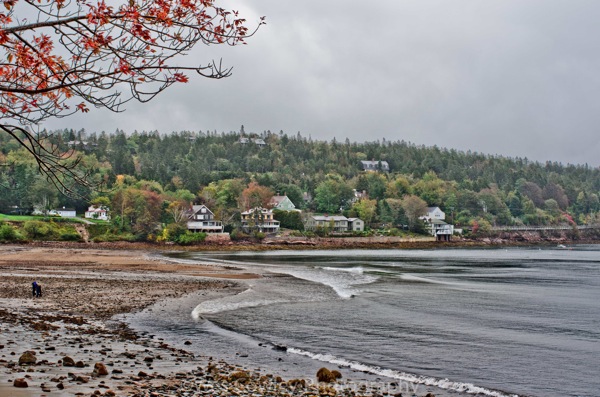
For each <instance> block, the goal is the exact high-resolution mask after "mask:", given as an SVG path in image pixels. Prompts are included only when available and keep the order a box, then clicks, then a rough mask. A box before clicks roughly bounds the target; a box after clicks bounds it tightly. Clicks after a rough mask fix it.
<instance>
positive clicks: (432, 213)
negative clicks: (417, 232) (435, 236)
mask: <svg viewBox="0 0 600 397" xmlns="http://www.w3.org/2000/svg"><path fill="white" fill-rule="evenodd" d="M419 219H422V220H424V221H426V222H429V221H431V220H433V219H438V220H440V221H443V220H445V219H446V213H445V212H444V211H442V210H441V209H440V207H427V213H426V214H425V215H423V216H421V217H419Z"/></svg>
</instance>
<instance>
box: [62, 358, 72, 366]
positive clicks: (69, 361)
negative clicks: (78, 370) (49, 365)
mask: <svg viewBox="0 0 600 397" xmlns="http://www.w3.org/2000/svg"><path fill="white" fill-rule="evenodd" d="M62 365H63V367H74V366H75V360H73V359H72V358H71V357H69V356H65V357H64V358H63V359H62Z"/></svg>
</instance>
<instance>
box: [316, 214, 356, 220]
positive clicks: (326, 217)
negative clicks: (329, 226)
mask: <svg viewBox="0 0 600 397" xmlns="http://www.w3.org/2000/svg"><path fill="white" fill-rule="evenodd" d="M312 218H313V219H314V220H315V221H347V220H348V218H346V217H345V216H343V215H332V216H327V215H314V216H313V217H312Z"/></svg>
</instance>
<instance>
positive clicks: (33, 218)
mask: <svg viewBox="0 0 600 397" xmlns="http://www.w3.org/2000/svg"><path fill="white" fill-rule="evenodd" d="M49 219H54V220H56V221H57V222H77V223H83V220H81V219H79V218H61V217H48V216H43V215H35V216H34V215H6V214H0V221H11V222H26V221H47V220H49Z"/></svg>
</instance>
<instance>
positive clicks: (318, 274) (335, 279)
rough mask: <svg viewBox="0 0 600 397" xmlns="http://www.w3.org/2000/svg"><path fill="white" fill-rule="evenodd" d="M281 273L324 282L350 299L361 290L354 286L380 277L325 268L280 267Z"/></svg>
mask: <svg viewBox="0 0 600 397" xmlns="http://www.w3.org/2000/svg"><path fill="white" fill-rule="evenodd" d="M277 271H278V272H279V273H285V274H289V275H290V276H294V277H296V278H300V279H303V280H308V281H312V282H315V283H319V284H324V285H327V286H329V287H331V288H332V289H333V290H334V291H335V293H336V294H337V295H338V296H339V297H340V298H342V299H349V298H352V297H353V296H355V295H358V294H359V293H360V292H361V291H360V290H359V289H356V288H354V286H356V285H363V284H370V283H373V282H375V281H377V280H378V277H376V276H371V275H366V274H363V273H359V272H356V271H355V272H349V271H344V272H332V271H328V270H324V268H318V267H317V268H314V269H310V268H298V269H294V268H279V269H277Z"/></svg>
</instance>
